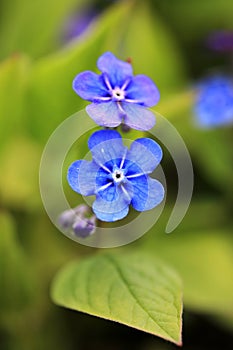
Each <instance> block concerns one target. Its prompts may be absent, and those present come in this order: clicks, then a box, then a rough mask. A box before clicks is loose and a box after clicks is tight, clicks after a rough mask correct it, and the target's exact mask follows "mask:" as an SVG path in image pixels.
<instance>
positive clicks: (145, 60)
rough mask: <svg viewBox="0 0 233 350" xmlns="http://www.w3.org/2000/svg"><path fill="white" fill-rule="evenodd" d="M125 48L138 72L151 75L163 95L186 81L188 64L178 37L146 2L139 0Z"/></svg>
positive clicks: (129, 26)
mask: <svg viewBox="0 0 233 350" xmlns="http://www.w3.org/2000/svg"><path fill="white" fill-rule="evenodd" d="M124 40H125V48H126V50H127V54H128V55H129V56H130V57H132V60H133V66H134V69H135V72H136V73H137V74H146V75H148V76H150V77H151V78H152V79H153V80H154V82H155V83H156V84H157V85H158V87H159V89H160V92H161V95H162V97H163V95H164V94H167V93H170V92H173V91H174V90H176V89H178V88H179V87H180V86H182V84H183V83H184V80H185V65H184V61H183V59H182V57H181V53H180V51H179V47H178V45H177V44H176V40H175V38H174V37H173V36H172V33H170V32H169V30H168V29H167V26H165V25H164V24H163V23H162V21H161V20H160V18H159V16H158V15H157V14H156V13H155V11H153V12H152V9H151V8H150V7H148V6H147V2H146V1H140V2H139V1H138V2H137V3H136V6H135V8H134V11H132V15H131V17H130V21H129V23H128V28H127V32H126V34H125V38H124Z"/></svg>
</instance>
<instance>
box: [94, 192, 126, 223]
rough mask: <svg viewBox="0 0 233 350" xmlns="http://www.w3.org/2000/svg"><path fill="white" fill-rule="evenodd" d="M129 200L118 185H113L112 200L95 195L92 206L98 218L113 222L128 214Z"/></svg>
mask: <svg viewBox="0 0 233 350" xmlns="http://www.w3.org/2000/svg"><path fill="white" fill-rule="evenodd" d="M108 199H109V198H108ZM130 200H131V199H130V198H128V197H127V196H125V194H124V192H123V191H122V189H121V187H120V186H115V193H114V199H113V201H107V200H105V199H104V198H102V197H101V196H100V195H97V196H96V200H95V202H94V203H93V206H92V208H93V211H94V213H95V215H96V216H97V218H98V219H100V220H102V221H107V222H113V221H117V220H120V219H123V218H124V217H125V216H126V215H127V214H128V211H129V203H130Z"/></svg>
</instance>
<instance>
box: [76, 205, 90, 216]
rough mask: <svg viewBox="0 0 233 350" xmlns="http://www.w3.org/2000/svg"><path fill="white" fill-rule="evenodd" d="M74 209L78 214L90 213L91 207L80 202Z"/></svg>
mask: <svg viewBox="0 0 233 350" xmlns="http://www.w3.org/2000/svg"><path fill="white" fill-rule="evenodd" d="M73 210H74V212H75V213H76V214H77V215H86V214H90V208H89V207H88V206H87V205H86V204H80V205H78V206H77V207H75V208H74V209H73Z"/></svg>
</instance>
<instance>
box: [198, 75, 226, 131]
mask: <svg viewBox="0 0 233 350" xmlns="http://www.w3.org/2000/svg"><path fill="white" fill-rule="evenodd" d="M194 112H195V115H196V120H197V123H198V124H199V125H200V126H202V127H206V128H211V127H217V126H222V125H229V124H232V123H233V80H232V79H231V78H229V77H225V76H213V77H210V78H208V79H206V80H204V81H203V82H202V83H201V84H199V86H198V91H197V99H196V103H195V106H194Z"/></svg>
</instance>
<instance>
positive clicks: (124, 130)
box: [121, 123, 131, 133]
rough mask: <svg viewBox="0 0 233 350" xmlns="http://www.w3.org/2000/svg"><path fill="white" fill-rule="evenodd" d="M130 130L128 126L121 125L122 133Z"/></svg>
mask: <svg viewBox="0 0 233 350" xmlns="http://www.w3.org/2000/svg"><path fill="white" fill-rule="evenodd" d="M130 130H131V128H130V127H129V126H128V125H126V124H124V123H122V124H121V131H122V132H124V133H126V132H129V131H130Z"/></svg>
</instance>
